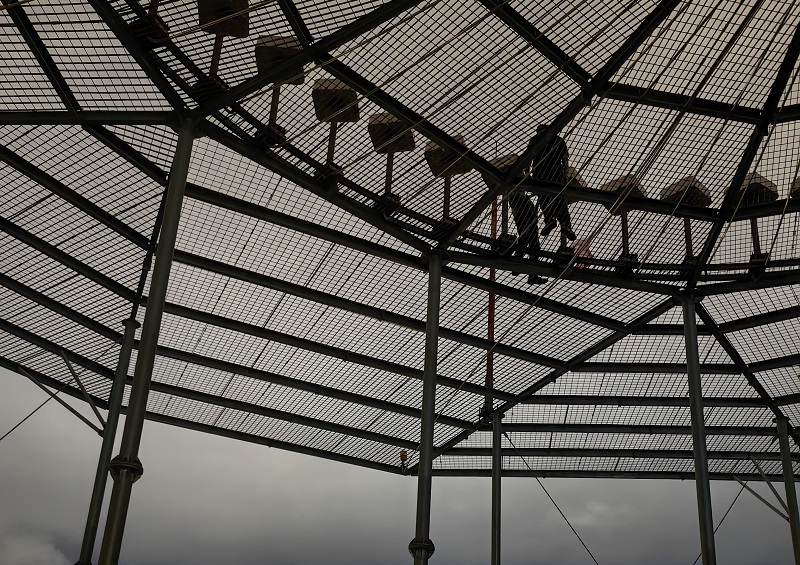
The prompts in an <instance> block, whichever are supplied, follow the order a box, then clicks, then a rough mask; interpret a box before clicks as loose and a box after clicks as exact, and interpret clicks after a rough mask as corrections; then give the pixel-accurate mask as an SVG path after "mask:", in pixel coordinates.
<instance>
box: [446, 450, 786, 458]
mask: <svg viewBox="0 0 800 565" xmlns="http://www.w3.org/2000/svg"><path fill="white" fill-rule="evenodd" d="M442 455H447V456H450V457H491V455H492V448H491V447H454V448H452V449H449V450H447V451H446V452H444V453H443V454H442ZM519 456H522V457H592V458H595V457H611V458H614V457H620V458H623V459H692V458H693V457H694V453H693V452H692V450H691V449H680V450H679V449H586V448H581V449H573V448H563V447H549V448H548V447H519V448H513V447H504V448H503V457H519ZM708 458H709V459H717V460H723V461H750V459H751V458H753V459H758V460H759V461H780V460H781V454H780V453H779V452H777V451H775V452H772V451H709V452H708ZM792 460H793V461H800V453H792Z"/></svg>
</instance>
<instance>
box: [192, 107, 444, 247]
mask: <svg viewBox="0 0 800 565" xmlns="http://www.w3.org/2000/svg"><path fill="white" fill-rule="evenodd" d="M201 129H202V130H203V132H204V133H206V134H207V135H208V136H209V137H211V138H212V139H213V140H214V141H216V142H217V143H219V144H221V145H223V146H224V147H227V148H228V149H230V150H231V151H234V152H235V153H238V154H240V155H242V156H244V157H246V158H247V159H250V160H251V161H253V162H254V163H257V164H259V165H261V166H262V167H264V168H266V169H268V170H270V171H273V172H274V173H277V174H279V175H281V176H282V177H283V178H285V179H286V180H289V181H291V182H293V183H295V184H296V185H298V186H300V187H302V188H304V189H306V190H307V191H309V192H311V193H312V194H314V195H315V196H318V197H320V198H322V199H323V200H327V201H328V202H330V203H331V204H333V205H335V206H337V207H338V208H340V209H342V210H344V211H346V212H349V213H351V214H353V215H354V216H356V217H357V218H359V219H361V220H363V221H365V222H367V223H368V224H371V225H372V226H374V227H376V228H378V229H379V230H381V231H383V232H385V233H387V234H389V235H391V236H394V237H395V238H397V239H398V240H399V241H402V242H403V243H405V244H406V245H408V246H409V247H411V248H413V249H416V250H417V251H420V252H423V253H425V252H427V251H429V250H430V247H431V246H430V244H429V243H427V242H426V241H424V240H422V239H420V238H418V237H417V236H415V235H412V234H410V233H409V232H407V231H405V230H404V229H402V228H401V227H400V226H398V225H396V224H394V223H392V222H390V221H389V220H387V219H386V218H384V217H383V215H381V214H379V213H378V212H376V211H375V210H373V209H371V208H369V207H368V206H366V205H364V204H362V203H360V202H356V201H355V200H353V199H352V198H348V197H347V196H344V195H343V194H340V193H339V192H337V191H335V190H328V189H326V188H325V187H324V186H323V185H321V184H320V183H319V181H318V180H317V179H315V178H314V177H313V176H311V175H309V174H307V173H304V172H303V171H301V170H300V169H298V168H297V167H295V166H293V165H291V164H290V163H289V162H288V161H286V160H284V159H282V158H280V157H278V156H277V155H276V154H275V153H273V152H272V151H263V150H258V149H256V148H255V147H254V146H253V145H251V144H248V143H246V142H244V141H242V140H241V139H239V138H238V137H236V136H234V135H231V134H230V133H228V132H227V131H225V130H223V129H222V128H220V127H218V126H215V125H213V124H211V123H209V122H203V124H201Z"/></svg>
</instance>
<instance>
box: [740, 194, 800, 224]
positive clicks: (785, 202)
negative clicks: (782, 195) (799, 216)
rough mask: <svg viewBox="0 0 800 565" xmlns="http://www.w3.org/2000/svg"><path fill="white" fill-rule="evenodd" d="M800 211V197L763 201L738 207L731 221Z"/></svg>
mask: <svg viewBox="0 0 800 565" xmlns="http://www.w3.org/2000/svg"><path fill="white" fill-rule="evenodd" d="M796 212H800V199H797V198H788V199H782V200H776V201H775V202H762V203H760V204H751V205H749V206H741V207H739V208H736V209H735V210H734V211H733V213H732V215H731V218H730V221H731V222H742V221H745V220H749V219H751V218H767V217H769V216H783V215H784V214H793V213H796Z"/></svg>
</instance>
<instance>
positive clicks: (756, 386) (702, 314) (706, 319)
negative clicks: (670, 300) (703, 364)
mask: <svg viewBox="0 0 800 565" xmlns="http://www.w3.org/2000/svg"><path fill="white" fill-rule="evenodd" d="M797 30H798V33H797V34H796V36H795V37H798V38H800V26H799V27H798V28H797ZM697 316H698V317H699V318H700V319H701V320H702V321H703V323H704V324H705V325H706V326H707V327H708V328H709V329H710V330H711V333H712V335H713V336H714V338H715V339H716V340H717V342H718V343H719V344H720V346H722V349H723V350H724V351H725V353H727V354H728V357H730V358H731V361H733V362H734V363H735V364H736V366H737V367H739V370H740V371H741V373H742V375H744V377H745V379H747V383H748V384H749V385H750V386H751V387H753V390H755V391H756V393H757V394H758V396H759V397H760V398H761V399H762V400H763V401H764V404H766V405H767V406H768V407H769V409H770V410H771V411H772V413H773V414H775V416H777V417H778V418H785V417H786V416H785V415H784V413H783V412H782V411H781V409H780V407H779V406H778V404H777V403H776V402H775V400H774V399H773V398H772V396H771V395H770V394H769V392H767V389H765V388H764V385H762V384H761V382H760V381H759V380H758V378H757V377H756V376H755V374H754V373H755V372H756V371H757V370H758V369H755V368H754V365H755V364H752V365H749V366H748V364H747V363H745V361H744V359H742V356H741V355H739V351H738V350H737V349H736V348H735V347H734V346H733V344H732V343H731V342H730V340H728V338H727V337H726V336H725V335H724V334H723V333H721V332H720V331H719V329H718V328H717V325H716V323H715V322H714V319H713V318H712V317H711V315H710V314H709V313H708V311H707V310H706V309H705V308H704V307H703V304H702V303H698V304H697ZM796 357H797V358H798V359H797V362H798V363H800V355H798V356H796ZM761 370H764V369H761ZM788 429H789V434H790V435H791V436H792V438H793V439H794V442H795V444H796V445H798V446H800V436H798V434H797V431H796V430H795V429H794V428H793V427H792V426H789V427H788Z"/></svg>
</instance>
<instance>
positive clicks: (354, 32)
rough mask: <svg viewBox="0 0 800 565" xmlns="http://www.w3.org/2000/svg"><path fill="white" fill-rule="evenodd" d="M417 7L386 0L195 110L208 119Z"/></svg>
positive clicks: (413, 0)
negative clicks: (275, 79) (214, 113)
mask: <svg viewBox="0 0 800 565" xmlns="http://www.w3.org/2000/svg"><path fill="white" fill-rule="evenodd" d="M417 4H419V0H390V1H389V2H386V3H385V4H383V5H381V6H380V7H378V8H376V9H375V10H373V11H372V12H369V13H368V14H365V15H363V16H361V17H359V18H358V19H356V20H354V21H353V22H351V23H349V24H347V25H345V26H343V27H342V28H340V29H338V30H336V31H335V32H333V33H332V34H330V35H328V36H326V37H324V38H322V39H320V40H319V41H316V42H314V43H313V44H312V45H311V46H310V47H309V48H308V49H304V50H302V51H301V52H300V53H298V54H297V55H295V56H294V57H292V58H291V59H288V60H286V61H284V62H283V63H281V64H279V65H275V66H274V67H272V68H271V69H270V70H268V71H264V72H259V73H258V74H257V75H255V76H253V77H251V78H249V79H247V80H245V81H244V82H242V83H241V84H239V85H236V86H234V87H232V88H230V89H229V90H227V91H225V92H224V93H223V94H221V95H220V96H219V97H218V98H215V99H214V100H212V101H210V102H208V103H206V104H203V105H201V106H200V107H199V108H198V114H199V115H201V116H208V115H209V114H211V113H213V112H215V111H217V110H219V109H221V108H224V107H225V106H229V105H230V104H232V103H234V102H236V101H237V100H240V99H242V98H246V97H247V96H250V95H251V94H253V93H255V92H257V91H258V90H260V89H262V88H264V87H265V86H267V85H269V84H272V83H273V82H274V78H275V77H276V76H281V75H282V74H285V72H286V71H292V70H293V69H296V68H297V67H299V66H303V65H306V64H308V63H311V62H313V61H315V60H318V59H319V58H320V57H321V56H323V55H324V54H325V53H327V52H328V51H334V50H336V49H338V48H339V47H341V46H343V45H345V44H346V43H348V42H350V41H352V40H354V39H356V38H358V37H359V36H361V35H363V34H365V33H367V32H369V31H371V30H373V29H374V28H376V27H378V26H380V25H382V24H384V23H386V22H388V21H389V20H391V19H393V18H395V17H397V16H399V15H400V14H402V13H403V12H405V11H407V10H410V9H411V8H413V7H414V6H416V5H417ZM324 64H325V63H324V62H323V63H322V65H323V66H324Z"/></svg>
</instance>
